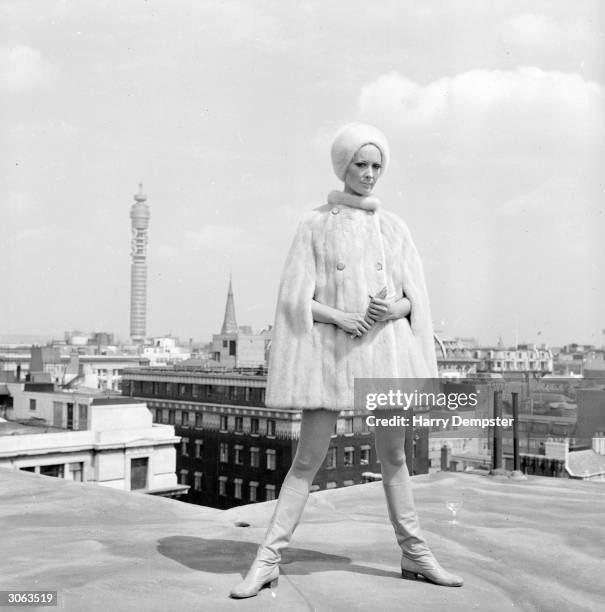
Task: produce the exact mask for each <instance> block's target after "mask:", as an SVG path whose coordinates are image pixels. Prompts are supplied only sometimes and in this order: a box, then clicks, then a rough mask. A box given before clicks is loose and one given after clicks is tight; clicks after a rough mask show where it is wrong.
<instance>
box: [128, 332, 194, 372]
mask: <svg viewBox="0 0 605 612" xmlns="http://www.w3.org/2000/svg"><path fill="white" fill-rule="evenodd" d="M140 350H141V355H142V357H143V358H144V359H147V360H148V361H149V365H150V366H152V367H156V366H167V365H173V364H175V363H179V362H181V361H185V360H186V359H189V358H190V357H191V353H190V352H189V351H185V350H183V348H181V347H180V346H178V343H177V340H176V338H172V337H171V336H166V337H163V338H153V339H152V341H151V343H150V344H145V345H143V346H141V349H140Z"/></svg>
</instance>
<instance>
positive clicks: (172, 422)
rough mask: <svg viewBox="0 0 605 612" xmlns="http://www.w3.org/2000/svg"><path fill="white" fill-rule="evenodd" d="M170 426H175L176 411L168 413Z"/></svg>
mask: <svg viewBox="0 0 605 612" xmlns="http://www.w3.org/2000/svg"><path fill="white" fill-rule="evenodd" d="M168 424H169V425H174V410H169V411H168Z"/></svg>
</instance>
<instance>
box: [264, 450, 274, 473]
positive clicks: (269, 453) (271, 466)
mask: <svg viewBox="0 0 605 612" xmlns="http://www.w3.org/2000/svg"><path fill="white" fill-rule="evenodd" d="M265 454H266V457H267V469H268V470H274V469H275V467H276V466H275V463H276V462H275V450H273V449H272V448H268V449H267V450H266V451H265Z"/></svg>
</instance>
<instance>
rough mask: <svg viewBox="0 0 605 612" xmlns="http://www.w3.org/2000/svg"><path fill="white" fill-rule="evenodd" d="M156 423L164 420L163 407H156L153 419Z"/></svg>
mask: <svg viewBox="0 0 605 612" xmlns="http://www.w3.org/2000/svg"><path fill="white" fill-rule="evenodd" d="M153 420H154V421H155V422H156V423H161V422H162V409H161V408H156V409H155V417H154V419H153Z"/></svg>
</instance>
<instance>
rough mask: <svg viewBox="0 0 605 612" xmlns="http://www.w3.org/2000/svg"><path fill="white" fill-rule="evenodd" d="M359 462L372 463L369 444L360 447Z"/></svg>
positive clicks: (361, 463)
mask: <svg viewBox="0 0 605 612" xmlns="http://www.w3.org/2000/svg"><path fill="white" fill-rule="evenodd" d="M359 463H360V465H370V447H369V445H367V444H364V445H363V446H362V447H361V449H360V453H359Z"/></svg>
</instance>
